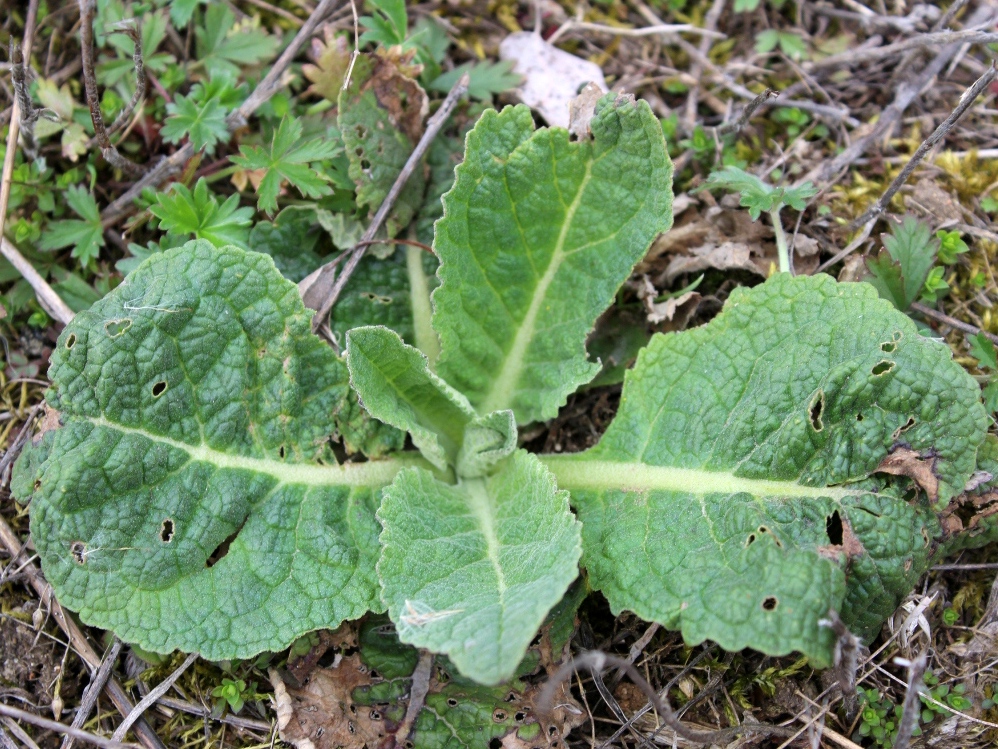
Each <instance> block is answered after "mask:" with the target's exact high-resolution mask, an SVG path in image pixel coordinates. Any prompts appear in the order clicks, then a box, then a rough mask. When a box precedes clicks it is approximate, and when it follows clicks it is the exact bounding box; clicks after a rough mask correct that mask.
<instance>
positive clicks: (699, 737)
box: [537, 650, 794, 744]
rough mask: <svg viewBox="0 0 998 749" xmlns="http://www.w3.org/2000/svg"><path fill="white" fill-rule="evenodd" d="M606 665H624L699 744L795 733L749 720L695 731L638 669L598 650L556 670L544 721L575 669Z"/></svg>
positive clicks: (668, 718)
mask: <svg viewBox="0 0 998 749" xmlns="http://www.w3.org/2000/svg"><path fill="white" fill-rule="evenodd" d="M606 667H611V668H620V669H623V671H624V672H625V673H626V674H627V676H628V677H629V678H630V679H631V681H633V682H634V684H635V685H636V686H637V687H638V688H639V689H641V691H642V692H644V694H645V696H646V697H647V698H648V700H649V701H650V702H651V703H652V705H653V706H654V708H655V710H656V711H657V712H658V714H659V715H660V716H661V718H662V721H663V722H664V723H665V724H666V725H667V726H668V727H669V728H671V729H672V730H673V731H675V732H676V734H677V735H679V736H681V737H682V738H684V739H686V740H687V741H690V742H693V743H695V744H723V743H724V742H727V741H730V740H731V739H733V738H735V737H736V736H741V735H743V734H746V733H753V734H758V735H762V736H784V737H786V736H792V735H793V733H794V732H793V730H791V729H789V728H784V727H783V726H771V725H767V724H765V723H745V724H743V725H740V726H733V727H731V728H722V729H720V730H717V731H694V730H691V729H689V728H687V727H686V726H685V725H684V724H683V723H682V721H680V720H679V718H678V717H677V716H676V712H675V711H674V710H673V709H672V706H671V705H670V704H669V703H668V701H667V700H664V699H661V698H660V697H659V696H658V694H656V693H655V690H654V689H653V688H652V686H651V685H650V684H649V683H648V682H647V681H645V679H644V677H643V676H641V674H640V673H639V672H638V670H637V669H636V668H635V667H634V666H633V665H632V664H631V663H628V662H627V660H626V659H624V658H619V657H617V656H615V655H609V654H608V653H603V652H601V651H598V650H594V651H590V652H588V653H582V654H580V655H577V656H576V657H575V658H573V659H572V660H570V661H567V662H566V663H563V664H562V666H561V668H559V669H558V670H557V672H555V674H554V676H552V677H551V678H550V679H548V681H547V683H546V684H545V685H544V689H543V690H541V694H540V698H539V699H538V700H537V712H538V713H539V714H540V716H541V718H542V721H544V722H547V721H546V719H547V717H548V716H550V715H551V706H552V702H553V700H554V691H555V689H557V687H558V685H559V684H561V682H563V681H565V680H566V679H568V678H569V677H571V675H572V672H573V671H575V670H576V669H579V668H584V669H586V670H587V671H589V672H591V673H596V672H597V671H602V670H603V669H604V668H606Z"/></svg>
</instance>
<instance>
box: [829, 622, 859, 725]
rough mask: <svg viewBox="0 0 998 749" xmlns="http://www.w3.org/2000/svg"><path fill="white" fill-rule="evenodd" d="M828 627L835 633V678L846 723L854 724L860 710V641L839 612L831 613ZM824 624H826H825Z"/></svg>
mask: <svg viewBox="0 0 998 749" xmlns="http://www.w3.org/2000/svg"><path fill="white" fill-rule="evenodd" d="M826 621H827V626H830V627H831V628H832V631H833V632H835V637H836V640H835V657H834V660H833V663H834V664H835V678H836V680H837V681H838V683H839V691H840V692H841V693H842V704H843V705H844V706H845V709H846V722H847V723H852V721H853V720H854V719H855V717H856V713H857V711H858V708H859V702H858V699H857V695H856V674H857V673H858V671H859V640H858V639H857V638H856V635H854V634H853V633H852V632H850V631H849V628H848V627H846V625H845V624H844V623H843V622H842V619H840V618H839V614H838V612H837V611H834V610H833V611H829V612H828V619H827V620H826ZM823 623H824V622H823Z"/></svg>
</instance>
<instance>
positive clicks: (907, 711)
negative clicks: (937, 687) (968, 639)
mask: <svg viewBox="0 0 998 749" xmlns="http://www.w3.org/2000/svg"><path fill="white" fill-rule="evenodd" d="M894 662H895V663H897V664H898V665H899V666H907V667H908V686H907V687H906V688H905V691H904V708H903V710H902V712H901V722H900V723H898V735H897V738H896V739H894V749H908V745H909V744H910V743H911V734H912V732H913V731H914V730H915V727H916V726H917V725H918V715H919V713H920V712H921V707H920V702H919V699H918V690H919V688H920V687H921V686H922V677H923V676H924V675H925V668H926V666H927V665H928V659H927V658H926V657H925V653H922V654H921V655H919V656H918V657H917V658H916V659H915V660H914V661H905V660H902V659H901V658H895V659H894Z"/></svg>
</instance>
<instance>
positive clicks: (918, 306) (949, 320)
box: [911, 302, 998, 343]
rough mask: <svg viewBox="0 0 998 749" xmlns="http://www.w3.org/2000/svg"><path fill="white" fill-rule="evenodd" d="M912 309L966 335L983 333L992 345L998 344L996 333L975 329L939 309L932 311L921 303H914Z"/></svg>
mask: <svg viewBox="0 0 998 749" xmlns="http://www.w3.org/2000/svg"><path fill="white" fill-rule="evenodd" d="M911 309H913V310H915V312H918V313H919V314H921V315H925V316H926V317H929V318H932V319H933V320H936V321H938V322H941V323H942V324H943V325H949V326H950V327H951V328H956V329H957V330H962V331H963V332H964V333H970V335H977V334H978V333H983V334H984V337H985V338H987V339H988V340H989V341H991V342H992V343H998V335H995V334H994V333H989V332H988V331H986V330H981V329H980V328H977V327H974V326H973V325H971V324H970V323H966V322H963V320H957V319H956V318H955V317H950V316H949V315H946V314H943V313H942V312H940V311H939V310H937V309H932V307H927V306H926V305H924V304H922V303H921V302H913V303H912V305H911Z"/></svg>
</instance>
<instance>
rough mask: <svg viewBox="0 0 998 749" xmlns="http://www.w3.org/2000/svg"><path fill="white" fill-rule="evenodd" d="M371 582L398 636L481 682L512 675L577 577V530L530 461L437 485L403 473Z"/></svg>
mask: <svg viewBox="0 0 998 749" xmlns="http://www.w3.org/2000/svg"><path fill="white" fill-rule="evenodd" d="M378 518H379V519H380V520H381V523H382V525H383V526H384V531H383V532H382V534H381V542H382V546H383V548H382V553H381V559H380V561H379V562H378V576H379V577H380V579H381V583H382V596H383V598H384V601H385V603H386V604H387V605H388V610H389V614H390V616H391V618H392V621H394V622H395V626H396V628H397V630H398V633H399V638H400V639H401V640H402V641H403V642H407V643H410V644H413V645H416V646H418V647H423V648H428V649H430V650H432V651H434V652H440V653H446V654H447V656H448V657H449V658H450V659H451V661H453V663H454V664H455V666H456V667H457V668H458V670H460V671H461V673H463V674H464V675H465V676H467V677H469V678H472V679H474V680H475V681H477V682H480V683H482V684H497V683H499V682H500V681H503V680H505V679H508V678H510V677H511V676H512V675H513V673H514V672H515V670H516V666H517V664H518V663H519V662H520V660H521V659H522V658H523V654H524V653H525V652H526V650H527V646H528V645H529V644H530V640H531V639H532V638H533V637H534V635H535V634H536V632H537V628H538V627H539V626H540V624H541V622H542V621H543V620H544V616H545V615H546V614H547V612H548V611H549V610H550V609H551V607H553V606H554V605H555V604H556V603H557V602H558V601H559V600H560V599H561V597H562V595H563V594H564V593H565V590H566V589H567V588H568V586H569V584H570V583H571V582H572V580H574V579H575V577H576V575H577V574H578V568H577V564H578V560H579V555H580V553H581V548H580V538H579V523H578V522H577V521H576V520H575V518H574V517H573V516H572V513H571V511H570V510H569V507H568V495H567V494H566V493H565V492H561V491H557V490H556V489H555V484H554V479H553V478H552V476H551V474H550V473H549V472H548V471H547V469H545V468H544V466H542V465H541V463H540V462H539V461H538V460H537V458H536V457H535V456H534V455H532V454H530V453H527V452H524V451H522V450H520V451H517V452H515V453H513V454H512V455H511V456H510V457H509V458H507V459H506V460H505V461H504V462H502V463H500V464H499V466H497V468H496V470H495V471H494V472H493V473H492V474H491V475H490V476H488V477H486V478H477V479H466V480H463V481H461V482H460V483H458V484H457V485H449V484H444V483H442V482H440V481H438V480H436V479H435V478H434V477H433V475H432V474H430V473H429V472H428V471H425V470H421V469H412V470H405V471H402V472H401V473H399V474H398V476H397V477H396V479H395V481H394V483H393V484H392V485H391V486H390V487H389V488H388V489H386V490H385V494H384V500H383V501H382V504H381V507H380V509H379V510H378Z"/></svg>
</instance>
